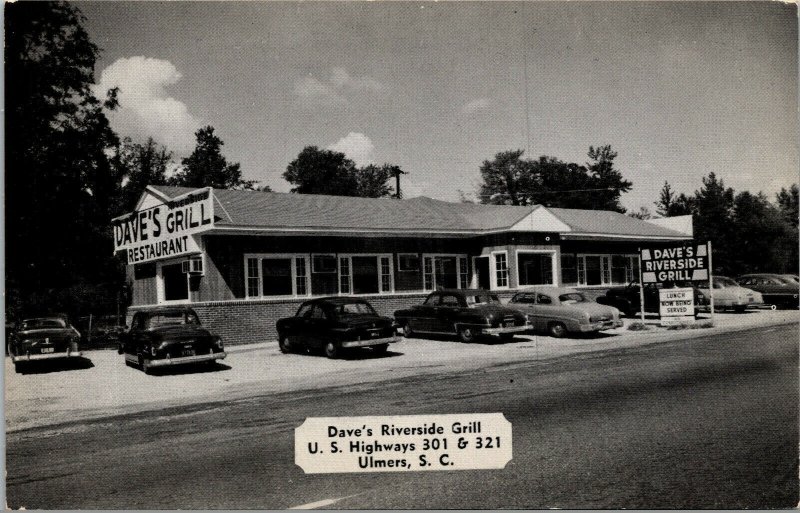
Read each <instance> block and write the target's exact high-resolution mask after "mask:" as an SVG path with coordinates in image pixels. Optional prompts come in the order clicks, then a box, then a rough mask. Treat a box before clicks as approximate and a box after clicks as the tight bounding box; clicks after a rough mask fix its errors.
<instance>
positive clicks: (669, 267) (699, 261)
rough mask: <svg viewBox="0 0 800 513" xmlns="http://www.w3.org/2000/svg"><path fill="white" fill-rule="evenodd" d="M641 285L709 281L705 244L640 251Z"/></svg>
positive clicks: (706, 247) (707, 255)
mask: <svg viewBox="0 0 800 513" xmlns="http://www.w3.org/2000/svg"><path fill="white" fill-rule="evenodd" d="M641 259H642V266H641V270H642V283H664V282H665V281H701V280H708V279H709V267H710V265H709V254H708V246H707V245H706V244H697V245H685V246H678V247H672V248H658V249H642V250H641Z"/></svg>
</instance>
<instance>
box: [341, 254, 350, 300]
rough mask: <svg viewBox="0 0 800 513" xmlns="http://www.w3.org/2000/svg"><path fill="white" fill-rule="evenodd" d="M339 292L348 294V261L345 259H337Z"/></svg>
mask: <svg viewBox="0 0 800 513" xmlns="http://www.w3.org/2000/svg"><path fill="white" fill-rule="evenodd" d="M339 292H340V293H342V294H349V293H350V259H349V258H347V257H342V258H340V259H339Z"/></svg>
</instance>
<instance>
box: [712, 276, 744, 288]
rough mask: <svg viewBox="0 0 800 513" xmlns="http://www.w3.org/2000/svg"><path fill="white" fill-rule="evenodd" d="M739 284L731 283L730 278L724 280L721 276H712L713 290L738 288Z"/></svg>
mask: <svg viewBox="0 0 800 513" xmlns="http://www.w3.org/2000/svg"><path fill="white" fill-rule="evenodd" d="M738 286H739V284H738V283H736V282H735V281H733V280H732V279H730V278H725V277H723V276H714V288H715V289H716V288H721V289H724V288H726V287H738Z"/></svg>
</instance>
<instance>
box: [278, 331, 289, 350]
mask: <svg viewBox="0 0 800 513" xmlns="http://www.w3.org/2000/svg"><path fill="white" fill-rule="evenodd" d="M278 349H280V350H281V353H283V354H287V353H291V352H292V344H291V342H289V337H287V336H286V335H280V336H279V337H278Z"/></svg>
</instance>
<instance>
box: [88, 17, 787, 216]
mask: <svg viewBox="0 0 800 513" xmlns="http://www.w3.org/2000/svg"><path fill="white" fill-rule="evenodd" d="M74 4H75V5H77V6H78V7H79V8H80V9H81V10H82V12H83V13H84V15H85V16H86V17H87V20H86V24H85V25H86V28H87V30H88V31H89V34H90V36H91V37H92V40H93V41H94V42H95V43H96V44H97V45H98V46H99V47H100V48H101V49H102V54H101V57H100V59H99V61H98V63H97V66H96V70H95V75H96V82H97V90H98V91H104V90H106V89H108V88H110V87H115V86H118V87H120V90H121V92H120V96H119V98H120V102H121V108H120V109H119V110H118V111H116V112H114V113H111V115H110V120H111V123H112V127H113V128H114V129H115V130H117V132H118V133H120V134H121V135H124V136H130V137H131V138H133V139H134V140H136V141H141V140H144V138H146V137H147V136H152V137H154V138H155V139H156V141H158V142H160V143H162V144H165V145H166V146H167V147H168V148H169V149H170V150H172V151H173V152H174V153H175V156H176V159H177V160H179V159H180V158H181V157H183V156H186V155H187V154H188V153H189V152H191V149H192V148H193V146H194V131H195V130H197V129H198V128H200V127H201V126H205V125H212V126H213V127H214V128H215V129H216V133H217V135H219V136H220V137H221V138H222V140H223V141H224V143H225V146H224V148H223V152H224V154H225V156H226V157H227V159H228V160H229V161H233V162H240V163H241V165H242V170H243V174H244V175H245V178H248V179H255V180H259V181H260V182H261V183H263V184H267V185H269V186H271V187H272V188H273V190H276V191H288V190H289V188H290V187H291V186H290V184H288V183H287V182H286V181H284V180H283V178H282V177H281V175H282V173H283V172H284V171H285V169H286V166H287V164H288V163H289V162H290V161H292V160H293V159H294V158H296V156H297V154H298V153H299V152H300V151H301V150H302V149H303V148H304V147H305V146H309V145H315V146H318V147H320V148H330V149H334V150H336V151H342V152H344V153H345V154H346V155H347V156H348V157H350V158H352V159H353V160H355V161H356V163H358V164H360V165H363V164H366V163H370V162H373V163H376V164H382V163H385V162H388V163H392V164H396V165H399V166H401V168H402V169H403V170H404V171H406V172H407V173H408V174H407V175H404V176H403V177H402V189H403V192H404V195H405V196H406V197H411V196H417V195H425V196H429V197H433V198H437V199H443V200H452V201H457V200H458V199H459V197H460V193H464V194H465V195H466V196H467V197H470V196H472V197H474V196H475V193H476V191H477V188H478V186H479V184H480V172H479V168H480V165H481V163H482V162H483V161H484V160H489V159H491V158H493V156H494V155H495V154H496V153H497V152H500V151H506V150H512V149H523V150H525V151H526V156H531V157H538V156H540V155H549V156H554V157H558V158H560V159H562V160H565V161H568V162H577V163H585V162H586V161H587V160H588V158H587V156H586V153H587V151H588V149H589V146H598V145H605V144H610V145H611V146H612V148H613V149H614V150H615V151H617V152H618V153H619V156H618V158H617V167H618V169H620V171H621V172H622V174H623V176H624V177H625V178H627V179H628V180H630V181H632V182H633V189H632V190H631V191H630V192H628V193H626V194H624V195H623V196H622V204H623V205H624V206H625V207H627V208H628V209H629V210H638V209H639V207H641V206H646V207H648V208H649V209H650V210H651V211H653V210H654V206H653V202H654V201H656V200H657V198H658V192H659V190H660V189H661V187H662V186H663V184H664V181H668V182H669V183H670V185H671V186H672V187H673V189H674V190H676V191H677V192H685V193H687V194H691V193H693V192H694V191H695V190H696V189H699V188H700V186H701V178H702V177H703V176H706V175H708V173H709V172H712V171H713V172H715V173H716V174H717V175H718V176H719V177H721V178H722V179H723V180H724V181H725V184H726V185H727V186H730V187H733V188H734V189H736V190H737V191H741V190H749V191H751V192H758V191H764V192H765V193H767V194H768V195H769V196H770V198H771V199H774V193H775V192H777V191H778V190H780V189H781V187H788V186H789V185H791V184H792V183H795V182H798V181H800V178H799V177H798V167H799V166H798V139H799V138H800V133H799V132H798V116H797V114H798V111H797V105H798V103H797V99H798V98H797V95H798V83H797V80H798V58H797V57H798V56H797V46H798V45H797V41H798V34H797V26H798V22H797V8H796V6H794V5H791V4H783V3H779V2H679V3H672V2H647V3H639V2H587V3H583V2H524V3H518V2H513V3H506V2H471V3H463V2H413V3H412V2H408V3H406V2H402V3H401V2H369V3H362V2H342V3H339V2H325V3H314V2H302V3H299V2H285V3H284V2H281V3H279V2H243V3H239V2H202V3H201V2H162V3H155V2H74Z"/></svg>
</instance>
